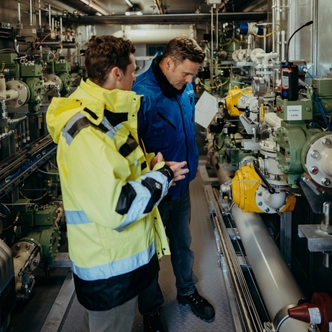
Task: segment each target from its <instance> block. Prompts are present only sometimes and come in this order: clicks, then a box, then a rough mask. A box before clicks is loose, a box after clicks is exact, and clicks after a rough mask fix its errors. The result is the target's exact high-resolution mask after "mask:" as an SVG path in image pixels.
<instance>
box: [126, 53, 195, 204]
mask: <svg viewBox="0 0 332 332" xmlns="http://www.w3.org/2000/svg"><path fill="white" fill-rule="evenodd" d="M158 63H159V62H158V58H157V59H155V60H154V61H153V63H152V65H151V67H150V68H149V69H148V70H147V71H146V72H144V73H143V74H141V75H139V76H138V77H137V80H136V82H135V83H134V84H133V88H132V89H133V90H134V91H135V92H136V93H137V94H140V95H143V102H142V105H141V109H140V112H139V135H140V136H141V138H142V139H143V142H144V144H145V148H146V150H147V151H148V152H155V153H157V152H159V151H160V152H161V153H162V154H163V156H164V159H165V160H167V161H184V160H186V161H187V166H188V168H189V173H187V174H186V178H185V179H183V180H181V181H178V182H177V183H176V185H175V186H172V187H171V188H170V189H169V190H168V194H167V196H166V197H165V198H164V200H174V199H177V198H179V197H180V196H181V195H182V194H184V193H185V192H186V191H187V190H188V186H189V183H190V181H192V180H193V179H194V178H195V176H196V172H197V167H198V157H199V156H198V148H197V144H196V134H195V96H194V90H193V86H192V84H187V85H186V87H185V89H184V90H183V92H182V93H181V92H179V91H176V92H175V91H174V88H173V90H171V92H170V93H167V92H169V89H168V90H167V88H169V87H167V84H168V85H169V86H170V84H169V83H168V82H167V80H166V77H165V76H164V75H163V74H162V72H161V70H160V68H159V65H158ZM165 80H166V90H165ZM170 88H171V89H172V87H171V86H170ZM165 91H166V93H165ZM165 94H166V95H167V96H166V95H165Z"/></svg>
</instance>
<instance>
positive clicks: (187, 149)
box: [174, 97, 190, 179]
mask: <svg viewBox="0 0 332 332" xmlns="http://www.w3.org/2000/svg"><path fill="white" fill-rule="evenodd" d="M174 98H175V100H176V102H177V103H178V105H179V108H180V113H181V118H182V127H183V132H184V135H185V141H186V155H187V158H186V160H187V161H188V164H187V165H188V169H189V174H190V165H189V155H188V151H189V147H188V140H187V138H188V137H187V132H186V127H185V125H184V116H183V110H182V106H181V104H180V102H179V100H178V99H177V98H176V97H174ZM189 174H188V179H189Z"/></svg>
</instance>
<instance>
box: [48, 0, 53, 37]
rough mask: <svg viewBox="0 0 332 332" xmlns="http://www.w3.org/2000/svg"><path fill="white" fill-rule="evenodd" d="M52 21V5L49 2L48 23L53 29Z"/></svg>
mask: <svg viewBox="0 0 332 332" xmlns="http://www.w3.org/2000/svg"><path fill="white" fill-rule="evenodd" d="M51 21H52V9H51V5H50V4H48V24H49V27H50V30H51V31H53V29H52V25H51Z"/></svg>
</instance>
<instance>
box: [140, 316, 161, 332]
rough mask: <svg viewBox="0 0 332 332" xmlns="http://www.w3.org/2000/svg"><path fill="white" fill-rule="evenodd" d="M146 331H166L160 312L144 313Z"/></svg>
mask: <svg viewBox="0 0 332 332" xmlns="http://www.w3.org/2000/svg"><path fill="white" fill-rule="evenodd" d="M143 325H144V332H165V329H164V327H163V324H162V322H161V318H160V312H157V313H156V314H154V315H143Z"/></svg>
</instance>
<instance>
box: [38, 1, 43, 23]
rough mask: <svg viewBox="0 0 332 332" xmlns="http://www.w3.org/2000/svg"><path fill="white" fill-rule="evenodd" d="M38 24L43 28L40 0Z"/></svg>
mask: <svg viewBox="0 0 332 332" xmlns="http://www.w3.org/2000/svg"><path fill="white" fill-rule="evenodd" d="M38 25H39V28H41V26H42V19H41V9H40V0H38Z"/></svg>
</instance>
